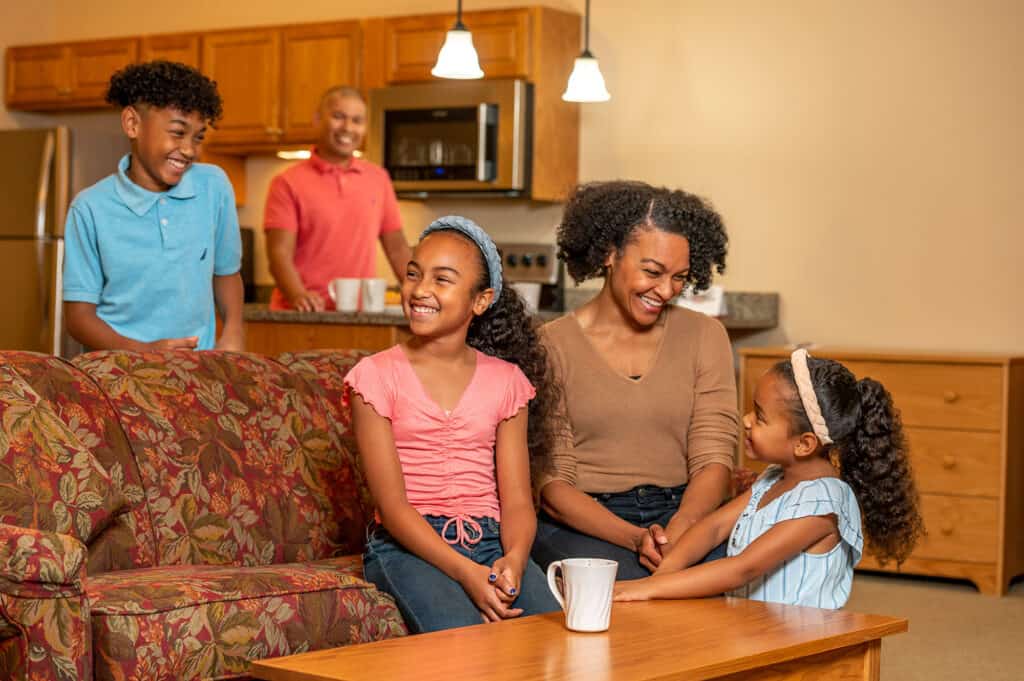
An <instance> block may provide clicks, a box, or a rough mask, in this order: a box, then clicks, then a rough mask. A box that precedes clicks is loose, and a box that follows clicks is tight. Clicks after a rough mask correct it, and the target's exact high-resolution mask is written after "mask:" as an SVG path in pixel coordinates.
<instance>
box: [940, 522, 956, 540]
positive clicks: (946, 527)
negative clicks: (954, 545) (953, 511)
mask: <svg viewBox="0 0 1024 681" xmlns="http://www.w3.org/2000/svg"><path fill="white" fill-rule="evenodd" d="M939 530H940V531H941V532H942V534H944V535H946V536H947V537H948V536H949V535H951V534H953V523H950V522H945V523H942V526H941V527H940V528H939Z"/></svg>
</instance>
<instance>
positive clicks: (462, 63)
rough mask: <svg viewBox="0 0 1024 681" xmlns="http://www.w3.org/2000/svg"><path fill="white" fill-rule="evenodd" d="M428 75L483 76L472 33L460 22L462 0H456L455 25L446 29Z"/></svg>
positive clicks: (465, 77)
mask: <svg viewBox="0 0 1024 681" xmlns="http://www.w3.org/2000/svg"><path fill="white" fill-rule="evenodd" d="M430 75H432V76H436V77H438V78H457V79H459V80H472V79H474V78H483V77H484V72H483V71H482V70H480V60H479V59H477V56H476V48H474V47H473V35H472V34H471V33H470V32H469V29H468V28H466V25H465V24H463V23H462V0H458V10H457V13H456V15H455V25H454V26H452V30H450V31H448V35H447V36H446V37H445V39H444V45H442V46H441V52H440V53H439V54H438V55H437V63H436V64H434V68H433V69H431V70H430Z"/></svg>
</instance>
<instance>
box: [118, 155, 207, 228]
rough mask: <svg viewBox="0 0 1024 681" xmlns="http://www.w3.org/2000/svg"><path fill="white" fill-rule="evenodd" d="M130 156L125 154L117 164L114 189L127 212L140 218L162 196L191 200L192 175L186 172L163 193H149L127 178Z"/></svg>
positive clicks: (192, 188) (192, 190)
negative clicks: (126, 207)
mask: <svg viewBox="0 0 1024 681" xmlns="http://www.w3.org/2000/svg"><path fill="white" fill-rule="evenodd" d="M131 158H132V155H131V154H125V155H124V156H123V157H121V160H120V161H119V162H118V164H117V182H116V183H115V184H114V188H115V190H116V191H117V195H118V197H119V198H120V199H121V201H122V202H123V203H124V205H126V206H128V210H130V211H131V212H133V213H135V214H136V215H138V216H139V217H142V216H143V215H145V214H146V213H148V212H149V209H150V208H152V207H153V204H154V203H156V202H157V201H159V200H160V199H161V198H163V197H164V196H169V197H171V198H172V199H192V198H195V195H196V192H195V187H194V185H193V182H192V174H191V173H189V172H188V171H186V172H185V174H184V175H183V176H182V178H181V182H179V183H178V184H176V185H174V186H173V187H171V188H170V189H168V190H167V191H165V192H151V191H149V190H148V189H143V188H142V187H140V186H139V185H137V184H135V183H134V182H132V181H131V179H129V177H128V166H129V165H130V164H131Z"/></svg>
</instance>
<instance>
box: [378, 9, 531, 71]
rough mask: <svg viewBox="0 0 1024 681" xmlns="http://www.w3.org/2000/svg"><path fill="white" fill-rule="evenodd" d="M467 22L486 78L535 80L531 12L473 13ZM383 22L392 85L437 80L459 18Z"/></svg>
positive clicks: (465, 17)
mask: <svg viewBox="0 0 1024 681" xmlns="http://www.w3.org/2000/svg"><path fill="white" fill-rule="evenodd" d="M462 17H463V18H462V21H463V23H464V24H465V25H466V27H467V28H469V30H470V32H471V33H472V35H473V45H474V47H476V51H477V56H478V57H479V58H480V68H481V69H483V71H484V74H485V77H486V78H529V76H530V38H531V35H530V11H529V10H528V9H511V10H498V11H493V12H467V13H464V14H463V15H462ZM382 22H383V25H384V31H383V36H382V38H383V41H384V45H383V55H384V65H385V66H384V68H385V80H386V83H387V84H389V85H390V84H394V83H415V82H423V81H430V80H434V76H432V75H430V70H431V69H432V68H434V63H435V62H436V61H437V53H438V52H439V51H440V50H441V45H443V44H444V39H445V35H446V34H447V33H448V31H449V30H450V29H451V27H452V26H453V25H454V24H455V15H454V14H431V15H427V16H414V17H398V18H394V19H384V20H382Z"/></svg>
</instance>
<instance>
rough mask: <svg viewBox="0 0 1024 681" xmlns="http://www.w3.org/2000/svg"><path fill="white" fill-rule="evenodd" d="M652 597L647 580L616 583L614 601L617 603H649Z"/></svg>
mask: <svg viewBox="0 0 1024 681" xmlns="http://www.w3.org/2000/svg"><path fill="white" fill-rule="evenodd" d="M652 596H653V594H651V589H650V580H649V579H647V578H644V579H631V580H628V581H619V582H615V590H614V591H613V592H612V600H615V601H649V600H651V598H652Z"/></svg>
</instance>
